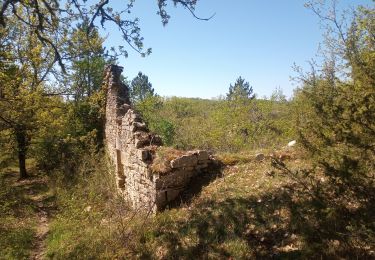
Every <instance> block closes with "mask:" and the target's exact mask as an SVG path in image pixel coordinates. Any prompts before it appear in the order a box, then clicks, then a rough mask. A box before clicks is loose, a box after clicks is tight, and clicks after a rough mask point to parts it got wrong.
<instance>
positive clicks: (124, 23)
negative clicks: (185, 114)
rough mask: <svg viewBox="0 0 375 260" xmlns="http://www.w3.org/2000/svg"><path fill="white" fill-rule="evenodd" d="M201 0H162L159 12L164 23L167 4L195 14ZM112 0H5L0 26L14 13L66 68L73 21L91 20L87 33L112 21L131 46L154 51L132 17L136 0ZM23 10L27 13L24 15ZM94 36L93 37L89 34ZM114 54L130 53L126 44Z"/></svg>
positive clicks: (159, 0) (56, 60) (168, 17)
mask: <svg viewBox="0 0 375 260" xmlns="http://www.w3.org/2000/svg"><path fill="white" fill-rule="evenodd" d="M197 1H198V0H158V1H157V14H158V15H159V16H160V18H161V22H162V24H163V25H166V24H167V23H168V21H169V19H170V15H169V14H168V12H167V6H168V5H169V4H174V6H182V7H184V8H186V9H187V10H188V11H190V12H191V13H192V15H193V16H194V17H195V18H197V19H201V20H208V19H210V18H208V19H205V18H199V17H197V16H196V15H195V13H194V9H195V6H196V4H197ZM114 2H115V1H111V0H96V1H87V0H67V1H58V0H4V1H2V4H1V6H0V26H1V27H2V28H6V27H8V26H9V20H10V19H11V18H12V17H14V18H15V19H18V20H19V21H20V22H21V23H22V24H23V26H24V28H25V29H27V30H28V31H30V32H33V33H34V34H35V35H36V37H37V39H38V41H39V42H41V43H42V44H43V45H45V46H48V47H49V49H50V50H51V52H53V53H54V62H58V64H59V65H60V67H61V69H62V70H63V71H65V65H66V61H67V60H69V58H70V57H69V55H68V53H66V51H65V48H64V47H63V46H62V44H61V40H62V39H64V38H65V37H66V34H67V33H69V32H70V30H71V27H72V25H75V24H80V23H83V22H86V23H87V28H86V31H87V35H89V33H90V31H91V30H93V29H95V28H97V27H99V26H101V27H103V28H105V27H106V26H108V24H112V25H115V26H116V27H117V28H118V30H119V31H120V33H121V35H122V38H123V40H124V41H125V42H126V43H127V44H128V47H130V48H131V49H133V50H135V51H136V52H138V53H140V54H141V55H143V56H145V55H148V54H150V53H151V49H150V48H147V49H145V48H144V46H143V37H142V36H141V33H140V31H141V29H140V27H139V19H138V18H132V17H131V13H132V9H133V6H134V3H135V2H136V1H135V0H130V1H128V2H127V3H125V2H124V3H123V5H122V8H120V9H118V8H115V7H114ZM23 14H27V15H26V16H24V15H23ZM87 38H88V39H90V37H87ZM111 49H112V50H113V52H112V54H111V55H113V56H117V55H125V56H127V55H128V51H127V50H126V49H127V48H125V47H124V46H117V47H112V48H111Z"/></svg>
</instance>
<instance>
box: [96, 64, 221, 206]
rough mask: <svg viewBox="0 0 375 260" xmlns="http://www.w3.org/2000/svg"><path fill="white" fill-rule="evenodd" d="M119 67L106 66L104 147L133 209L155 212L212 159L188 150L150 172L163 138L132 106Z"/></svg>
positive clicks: (119, 185)
mask: <svg viewBox="0 0 375 260" xmlns="http://www.w3.org/2000/svg"><path fill="white" fill-rule="evenodd" d="M122 69H123V68H122V67H119V66H116V65H109V66H107V67H106V70H105V78H104V86H103V87H105V88H106V90H107V101H106V122H105V135H106V144H107V149H108V153H109V156H110V159H111V161H112V163H113V165H114V166H115V175H116V183H117V187H118V190H119V191H120V192H121V193H122V195H123V196H124V197H125V198H126V199H127V200H128V201H129V202H130V204H131V205H132V207H133V208H134V209H136V210H141V211H152V212H156V211H158V210H161V209H163V208H164V207H165V206H166V205H168V203H169V202H171V201H173V200H175V199H176V198H177V197H178V196H179V195H180V193H181V192H182V191H184V190H185V189H186V188H187V186H188V185H189V183H190V181H191V180H192V179H194V177H195V176H197V175H198V174H203V173H205V172H208V171H210V169H211V167H212V165H213V164H214V163H215V161H214V159H213V158H212V157H211V156H209V154H208V153H207V152H206V151H190V152H186V153H185V154H183V155H182V156H179V157H178V158H176V159H174V160H172V161H171V162H170V167H169V171H168V172H166V173H165V172H164V173H157V172H153V171H152V169H151V165H152V162H153V158H154V155H155V151H156V150H157V149H158V147H160V146H161V145H162V140H161V138H160V137H159V136H157V135H154V134H152V133H150V132H149V130H148V129H147V126H146V125H145V123H144V122H143V121H142V118H141V117H140V116H139V114H137V113H136V112H135V111H134V110H133V109H132V107H131V105H130V100H129V89H128V88H127V87H126V86H125V85H124V84H122V83H121V81H120V75H121V72H122Z"/></svg>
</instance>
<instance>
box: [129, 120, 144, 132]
mask: <svg viewBox="0 0 375 260" xmlns="http://www.w3.org/2000/svg"><path fill="white" fill-rule="evenodd" d="M129 131H131V132H137V131H143V132H146V131H147V126H146V124H145V123H143V122H133V123H132V125H131V126H129Z"/></svg>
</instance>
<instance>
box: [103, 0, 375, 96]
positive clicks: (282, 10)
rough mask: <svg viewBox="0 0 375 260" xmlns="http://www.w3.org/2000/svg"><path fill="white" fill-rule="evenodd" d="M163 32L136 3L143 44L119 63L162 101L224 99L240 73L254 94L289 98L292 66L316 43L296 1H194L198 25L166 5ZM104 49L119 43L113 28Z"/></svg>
mask: <svg viewBox="0 0 375 260" xmlns="http://www.w3.org/2000/svg"><path fill="white" fill-rule="evenodd" d="M340 2H341V5H342V6H355V5H357V4H368V5H371V4H373V3H372V1H371V0H367V1H366V0H358V1H357V0H351V1H350V0H341V1H340ZM168 10H169V11H170V15H171V17H172V18H171V20H170V22H169V24H168V25H167V26H166V27H163V26H162V24H161V22H160V17H158V16H157V15H156V11H157V6H156V1H150V0H137V1H136V2H135V6H134V9H133V14H134V15H135V16H137V17H139V18H140V27H141V30H142V31H141V32H142V35H143V37H144V38H145V40H144V45H145V47H151V48H152V54H151V55H150V56H147V57H146V58H142V57H140V56H139V55H138V54H137V53H136V52H134V51H131V50H130V49H129V58H120V60H119V63H120V65H122V66H123V67H124V72H123V74H124V76H127V77H128V78H129V79H132V78H134V77H135V76H136V75H137V73H138V72H139V71H142V72H143V73H145V74H146V75H147V76H148V77H149V80H150V82H151V83H152V84H153V87H154V89H155V91H156V92H157V93H158V94H159V95H162V96H180V97H200V98H213V97H217V96H219V95H225V94H226V93H227V91H228V88H229V84H230V83H233V82H234V81H235V80H236V79H237V77H239V76H242V77H243V78H245V79H246V80H247V81H249V83H250V85H252V86H253V89H254V92H255V93H257V94H258V96H259V97H263V96H265V95H266V96H270V95H271V93H272V92H273V90H274V89H275V88H276V87H281V88H282V89H283V91H284V93H285V94H286V95H288V96H290V95H291V94H292V93H293V88H295V87H296V84H295V83H293V82H291V81H290V76H293V75H295V74H294V71H293V69H292V66H293V63H296V64H297V65H301V66H302V67H304V66H306V67H307V63H306V62H307V61H308V60H310V59H311V58H314V57H315V55H316V53H317V51H318V47H319V43H320V42H321V41H322V33H323V31H322V30H321V29H320V25H319V20H318V18H317V17H316V16H315V15H314V14H313V13H312V12H311V11H310V10H307V9H306V8H304V1H303V0H284V1H281V0H267V1H265V0H233V1H224V0H200V1H198V5H197V8H196V13H197V15H198V16H201V17H209V16H211V15H212V14H213V13H216V15H215V17H214V18H212V19H211V20H210V21H207V22H206V21H199V20H196V19H194V18H193V17H192V16H191V14H190V13H189V12H188V11H187V10H185V9H183V8H174V7H173V6H172V5H170V7H169V8H168ZM106 33H107V34H109V36H108V39H107V41H106V44H108V45H121V44H122V45H124V43H121V38H120V35H119V33H118V32H117V31H115V30H107V31H106Z"/></svg>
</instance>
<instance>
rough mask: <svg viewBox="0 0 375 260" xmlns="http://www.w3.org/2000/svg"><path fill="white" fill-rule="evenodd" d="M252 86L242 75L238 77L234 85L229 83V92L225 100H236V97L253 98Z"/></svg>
mask: <svg viewBox="0 0 375 260" xmlns="http://www.w3.org/2000/svg"><path fill="white" fill-rule="evenodd" d="M254 98H255V95H254V93H253V87H251V86H250V84H249V82H247V81H245V79H243V78H242V77H239V78H238V79H237V80H236V82H235V83H234V85H232V84H230V86H229V92H228V94H227V100H238V99H254Z"/></svg>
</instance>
